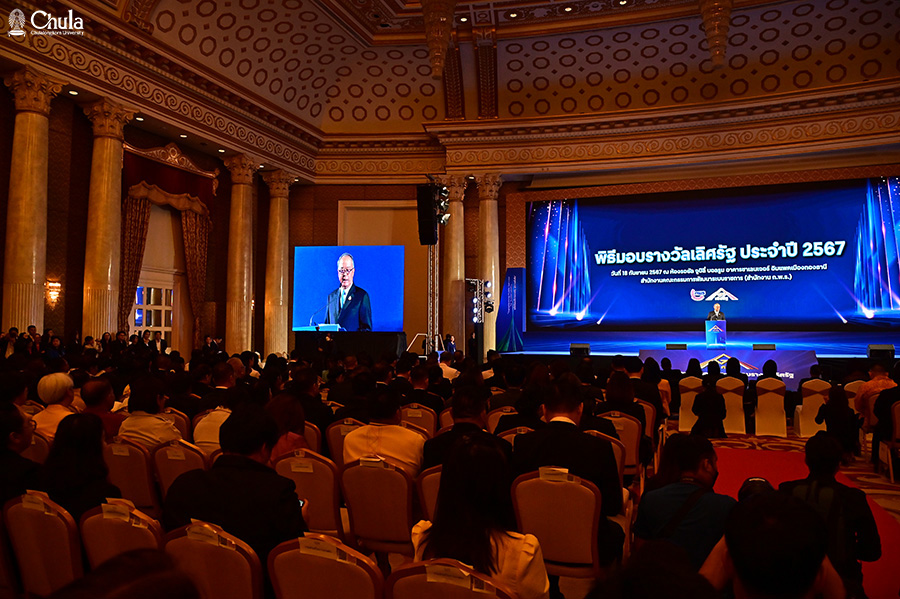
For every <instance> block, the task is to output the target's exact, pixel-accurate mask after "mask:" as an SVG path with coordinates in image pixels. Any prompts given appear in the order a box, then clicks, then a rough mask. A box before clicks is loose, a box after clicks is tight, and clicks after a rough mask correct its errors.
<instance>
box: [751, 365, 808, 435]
mask: <svg viewBox="0 0 900 599" xmlns="http://www.w3.org/2000/svg"><path fill="white" fill-rule="evenodd" d="M784 394H785V386H784V381H779V380H778V379H774V378H773V379H763V380H761V381H756V396H757V401H756V414H755V417H754V419H755V420H756V436H757V437H762V436H772V437H787V420H786V418H785V413H784ZM797 420H798V419H797V418H796V417H795V418H794V422H795V423H796V422H797Z"/></svg>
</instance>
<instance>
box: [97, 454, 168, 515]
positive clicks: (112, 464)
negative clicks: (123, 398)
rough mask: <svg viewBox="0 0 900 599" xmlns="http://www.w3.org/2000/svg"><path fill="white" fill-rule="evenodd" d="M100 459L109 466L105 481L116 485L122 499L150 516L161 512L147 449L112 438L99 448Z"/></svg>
mask: <svg viewBox="0 0 900 599" xmlns="http://www.w3.org/2000/svg"><path fill="white" fill-rule="evenodd" d="M103 461H104V462H106V467H107V468H109V482H110V483H112V484H114V485H115V486H117V487H119V491H121V492H122V498H123V499H127V500H128V501H130V502H131V503H132V504H134V506H135V507H136V508H137V509H139V510H141V511H143V512H145V513H147V514H149V515H150V516H151V517H154V518H159V517H160V516H161V515H162V511H161V510H160V501H159V495H158V493H157V491H156V482H155V481H154V480H153V466H152V465H151V462H150V452H149V451H147V449H146V448H145V447H144V446H143V445H141V444H139V443H135V442H134V441H129V440H128V439H123V438H121V437H116V438H115V439H114V440H113V441H112V442H111V443H107V444H106V446H105V447H104V448H103Z"/></svg>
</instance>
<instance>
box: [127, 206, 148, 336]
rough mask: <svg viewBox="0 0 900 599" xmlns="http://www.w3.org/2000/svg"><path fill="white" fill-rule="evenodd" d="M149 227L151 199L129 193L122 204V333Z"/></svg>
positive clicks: (138, 273) (132, 303) (138, 275)
mask: <svg viewBox="0 0 900 599" xmlns="http://www.w3.org/2000/svg"><path fill="white" fill-rule="evenodd" d="M149 226H150V200H148V199H147V198H146V197H144V198H140V197H135V196H133V195H132V194H131V193H130V192H129V194H128V196H127V197H126V198H125V202H124V203H123V204H122V267H121V268H122V274H121V279H120V286H119V330H120V331H128V329H129V326H128V317H129V316H130V315H131V308H133V307H134V294H135V292H136V291H137V284H138V280H139V279H140V276H141V264H142V263H143V262H144V246H145V245H146V244H147V229H148V228H149Z"/></svg>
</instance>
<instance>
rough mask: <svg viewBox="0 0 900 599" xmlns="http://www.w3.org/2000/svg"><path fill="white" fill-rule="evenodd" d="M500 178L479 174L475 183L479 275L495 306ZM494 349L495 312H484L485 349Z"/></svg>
mask: <svg viewBox="0 0 900 599" xmlns="http://www.w3.org/2000/svg"><path fill="white" fill-rule="evenodd" d="M502 182H503V181H502V178H501V176H500V175H498V174H496V173H490V174H485V175H480V176H479V177H477V178H476V183H477V184H478V238H479V241H480V243H479V246H478V276H479V277H481V279H483V280H485V281H490V282H491V289H490V291H491V293H492V294H493V295H494V303H495V305H499V300H500V291H499V290H500V285H501V284H502V283H501V281H499V280H498V278H499V277H500V275H501V274H502V273H501V272H500V219H499V217H498V215H497V192H499V191H500V184H501V183H502ZM489 349H497V312H496V311H495V312H491V313H490V314H488V313H485V315H484V351H485V352H487V350H489Z"/></svg>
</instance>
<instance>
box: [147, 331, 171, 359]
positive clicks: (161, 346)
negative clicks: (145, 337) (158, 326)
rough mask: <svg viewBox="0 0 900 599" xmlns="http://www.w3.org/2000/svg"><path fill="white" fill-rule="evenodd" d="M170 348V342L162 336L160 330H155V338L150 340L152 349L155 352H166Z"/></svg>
mask: <svg viewBox="0 0 900 599" xmlns="http://www.w3.org/2000/svg"><path fill="white" fill-rule="evenodd" d="M167 349H169V343H168V342H167V341H166V340H165V339H163V338H162V333H161V332H160V331H154V333H153V339H152V340H151V341H150V351H152V352H153V353H154V354H164V353H166V350H167Z"/></svg>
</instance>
